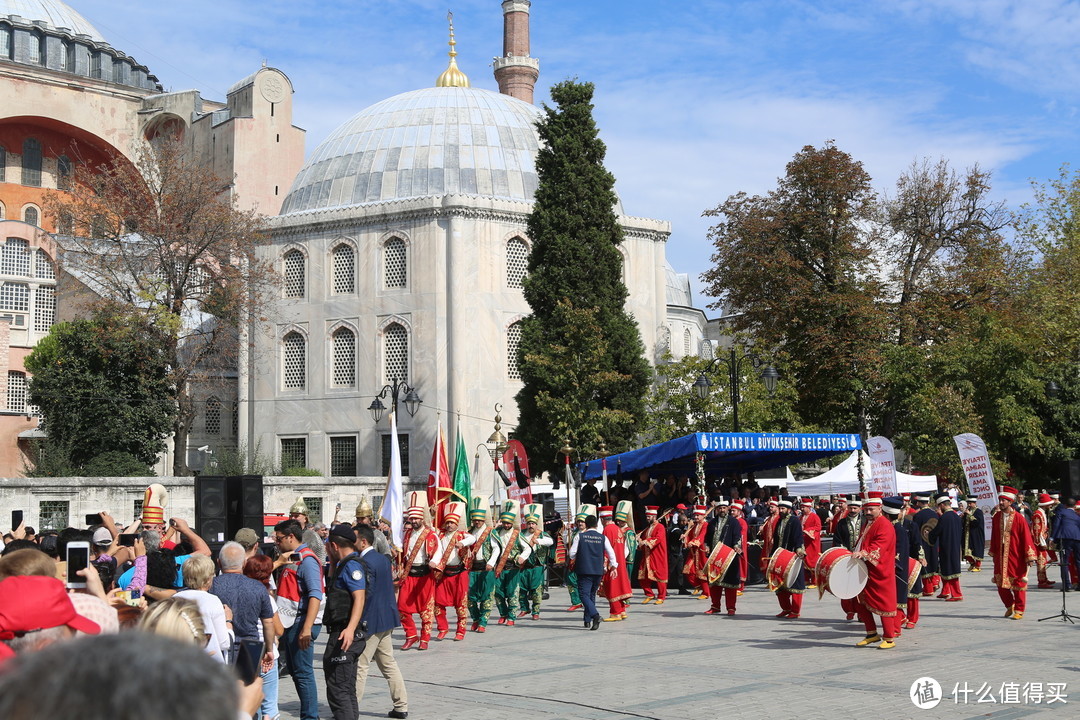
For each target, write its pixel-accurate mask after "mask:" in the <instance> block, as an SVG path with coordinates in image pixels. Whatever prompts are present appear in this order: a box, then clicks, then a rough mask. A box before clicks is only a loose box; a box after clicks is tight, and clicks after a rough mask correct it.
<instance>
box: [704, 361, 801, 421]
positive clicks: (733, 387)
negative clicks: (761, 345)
mask: <svg viewBox="0 0 1080 720" xmlns="http://www.w3.org/2000/svg"><path fill="white" fill-rule="evenodd" d="M744 361H749V363H750V365H751V366H752V367H754V368H755V369H756V368H759V367H761V366H762V365H764V364H765V361H764V360H762V359H761V358H760V357H758V356H757V355H755V354H754V353H751V352H745V351H744V352H743V354H742V355H738V354H737V353H736V352H735V346H734V345H733V346H732V347H731V350H730V352H729V354H728V357H723V356H720V355H717V356H716V357H715V358H713V360H712V362H710V363H709V364H708V365H707V366H706V367H705V370H703V371H702V373H701V375H699V376H698V379H697V380H696V381H695V382H694V385H693V388H694V393H695V394H696V395H697V396H698V398H700V399H701V400H704V399H705V398H706V397H708V395H709V388H710V387H712V382H710V381H709V377H708V376H709V375H710V374H711V373H714V372H716V369H717V366H718V365H723V366H724V367H726V368H727V371H728V385H729V391H730V393H731V414H732V420H733V422H732V425H733V426H734V429H733V432H739V366H740V364H741V363H743V362H744ZM779 378H780V373H778V372H777V371H776V368H774V367H773V366H772V365H767V366H765V368H764V369H763V370H762V371H761V379H762V381H764V383H765V389H766V390H767V391H768V393H769V395H772V394H773V393H775V392H776V381H777V380H778V379H779Z"/></svg>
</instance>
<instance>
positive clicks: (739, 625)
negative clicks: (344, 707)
mask: <svg viewBox="0 0 1080 720" xmlns="http://www.w3.org/2000/svg"><path fill="white" fill-rule="evenodd" d="M989 565H990V563H989V562H987V563H986V564H985V565H984V571H983V572H981V573H977V574H976V573H964V576H963V578H962V579H961V585H962V588H963V590H964V596H965V600H964V601H963V602H958V603H946V602H944V601H942V600H937V599H929V600H923V602H922V606H923V610H922V618H921V620H920V623H919V626H918V627H917V628H916V629H915V630H910V631H905V632H904V635H903V637H901V638H900V640H899V641H898V642H897V645H896V648H895V649H893V650H879V649H877V648H876V647H871V648H856V647H854V645H855V643H856V642H857V641H858V640H860V639H862V637H863V634H864V633H863V630H862V624H861V623H859V622H858V621H851V622H846V621H845V620H844V615H843V613H842V612H841V610H840V605H839V601H838V600H836V598H834V597H832V596H831V595H828V594H826V595H825V597H824V598H822V599H821V600H818V597H817V591H816V590H811V591H808V592H807V594H806V599H805V602H804V604H803V614H802V617H801V618H800V619H798V620H780V619H777V618H775V617H774V615H775V614H776V613H777V612H779V607H778V605H777V603H776V599H775V597H774V596H773V595H772V593H769V592H768V591H767V590H766V589H765V588H764V586H756V587H751V588H748V589H747V592H746V594H745V595H744V596H743V597H741V598H739V612H738V614H737V615H736V616H735V617H728V616H726V615H723V616H706V615H702V612H703V611H704V610H705V609H707V608H708V607H709V603H707V602H706V601H703V600H698V599H694V598H692V597H689V596H672V597H670V598H669V599H668V601H667V603H665V604H664V605H663V606H661V607H655V606H652V605H641V600H642V599H643V596H642V595H641V591H640V590H635V597H634V604H633V605H632V606H631V610H630V617H629V618H628V619H627V620H624V621H621V622H615V623H602V624H601V626H600V629H599V630H597V631H596V632H586V631H585V630H584V629H583V628H582V626H581V615H580V613H576V612H575V613H567V612H565V608H566V607H567V606H568V605H569V602H568V600H567V594H566V591H565V590H564V589H563V588H561V587H553V588H551V599H550V600H549V601H548V602H547V603H546V606H545V609H544V611H543V613H542V615H541V619H540V620H539V621H533V620H530V619H525V620H519V621H518V624H517V625H516V626H515V627H513V628H506V627H500V626H497V625H495V624H494V622H493V623H492V625H491V626H490V627H489V628H488V632H487V633H485V634H483V635H479V634H476V633H468V635H467V637H466V639H465V640H464V641H462V642H453V641H452V640H451V639H450V638H452V637H453V635H452V634H451V635H450V637H449V638H447V639H446V640H444V641H442V642H435V641H433V642H432V643H431V649H430V650H427V651H424V652H421V651H417V650H415V649H412V650H409V651H408V652H404V653H402V652H396V653H395V655H396V657H397V658H398V663H399V665H400V666H401V669H402V672H403V673H404V675H405V680H406V682H407V684H408V689H409V717H410V718H416V719H417V720H442V719H447V720H456V719H458V718H469V719H470V720H487V719H492V720H494V719H496V718H497V719H500V720H502V719H506V718H524V717H528V718H533V719H535V718H542V719H543V720H563V719H566V720H571V719H573V720H614V719H615V718H661V719H663V720H669V719H670V720H676V719H682V718H694V720H706V719H708V718H720V717H724V718H727V717H733V718H752V719H767V718H785V717H792V718H795V717H798V718H807V719H813V718H829V719H830V720H836V719H837V718H844V717H854V716H856V714H857V715H859V716H863V717H866V716H874V715H875V714H876V715H880V716H882V717H888V718H890V720H891V719H892V718H908V717H911V718H938V717H949V718H995V719H997V720H1007V719H1011V718H1023V717H1031V716H1039V717H1046V716H1052V717H1057V718H1066V717H1077V716H1078V715H1080V652H1078V648H1080V626H1077V625H1071V624H1069V623H1066V622H1062V621H1061V620H1052V621H1047V622H1042V623H1039V622H1036V620H1037V618H1040V617H1045V616H1047V615H1052V614H1054V613H1056V612H1058V611H1059V610H1060V608H1061V596H1062V594H1061V593H1060V592H1058V591H1056V590H1032V591H1030V592H1029V593H1028V610H1027V612H1026V614H1025V617H1024V619H1022V620H1019V621H1014V620H1009V619H1005V618H1004V617H1003V614H1004V608H1003V607H1002V606H1001V603H1000V601H999V600H998V597H997V592H996V590H995V588H994V586H993V584H992V583H991V573H990V571H989ZM1056 573H1057V568H1056V567H1053V568H1051V576H1052V577H1053V576H1054V575H1055V574H1056ZM1032 575H1033V576H1034V572H1032ZM1066 597H1067V598H1068V601H1069V603H1070V610H1072V611H1073V612H1074V613H1076V614H1077V615H1080V593H1068V594H1067V595H1066ZM599 607H600V608H601V611H605V610H606V603H604V602H602V601H601V603H600V605H599ZM604 614H605V616H606V612H605V613H604ZM398 632H400V631H398ZM396 644H397V646H400V640H399V641H398V642H397V643H396ZM321 650H322V638H320V642H319V648H318V654H319V656H321ZM316 662H317V666H316V673H317V677H318V679H319V683H320V699H321V700H322V701H323V702H322V707H321V713H320V715H321V717H322V718H323V719H324V720H328V719H329V718H331V714H330V711H329V708H327V707H326V705H325V698H324V697H323V691H322V690H323V688H322V682H323V680H322V669H321V666H319V664H318V659H317V661H316ZM926 676H928V677H931V678H934V679H935V680H937V682H938V683H939V684H940V686H941V688H942V694H943V695H944V699H942V700H941V702H940V704H939V705H937V706H936V707H934V708H932V709H925V710H924V709H920V708H918V707H916V706H915V705H914V703H913V702H912V701H911V700H910V698H909V693H910V691H911V686H912V684H913V683H914V682H915V681H916V680H917V679H918V678H921V677H926ZM964 683H966V684H967V685H966V687H967V688H968V689H970V691H971V694H970V695H968V696H967V702H966V703H965V702H964V695H963V694H961V695H960V697H959V701H956V700H955V699H954V695H953V693H954V689H955V688H956V686H957V685H958V684H959V686H960V687H959V689H960V690H961V691H962V690H964V688H965V685H964ZM1003 683H1004V684H1005V688H1004V692H1005V693H1006V695H1008V694H1010V693H1012V692H1014V691H1015V692H1016V694H1017V697H1015V698H1011V697H1006V698H1005V699H1006V700H1010V701H1011V702H1006V703H1002V702H1001V700H1002V691H1003V688H1002V685H1003ZM1040 683H1041V684H1042V685H1041V687H1042V692H1043V697H1042V698H1041V702H1035V700H1036V699H1039V695H1038V691H1039V687H1040V686H1039V684H1040ZM1051 683H1054V684H1058V685H1060V684H1062V683H1064V684H1065V689H1064V693H1065V700H1066V701H1067V702H1066V703H1062V702H1060V701H1056V702H1053V703H1050V702H1049V700H1051V699H1052V695H1051V693H1050V692H1048V690H1050V689H1051V688H1050V687H1049V686H1050V684H1051ZM984 686H985V687H984ZM980 690H981V691H982V692H981V696H982V699H983V702H981V703H979V702H977V700H978V699H979V697H980V692H979V691H980ZM987 691H989V693H990V694H989V695H987ZM1025 691H1026V694H1027V702H1026V703H1025V702H1024V700H1025V698H1024V693H1025ZM991 697H992V698H993V700H996V701H997V702H996V703H990V702H989V701H990V699H991ZM281 701H282V718H283V719H284V718H298V717H299V704H298V702H297V701H296V693H295V691H294V689H293V686H292V680H291V678H284V679H283V680H282V684H281ZM391 707H392V704H391V702H390V699H389V694H388V692H387V687H386V682H385V681H384V680H383V679H382V677H381V676H380V675H379V674H378V671H377V669H376V668H373V677H371V678H369V681H368V694H367V696H366V697H365V698H364V701H363V703H362V704H361V713H360V716H361V717H362V718H372V717H386V712H387V711H388V710H389V709H390V708H391Z"/></svg>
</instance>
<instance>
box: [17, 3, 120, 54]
mask: <svg viewBox="0 0 1080 720" xmlns="http://www.w3.org/2000/svg"><path fill="white" fill-rule="evenodd" d="M9 15H17V16H19V17H21V18H22V19H23V20H24V21H26V22H30V23H34V22H37V23H44V26H45V27H46V28H48V29H50V30H60V29H62V28H66V29H67V30H69V31H70V32H71V34H72V35H89V36H90V37H91V38H92V39H93V40H94V42H98V43H106V42H107V41H106V40H105V38H104V36H102V34H101V33H99V32H98V30H97V28H95V27H94V26H93V25H91V24H90V22H89V21H88V20H87V19H86V18H84V17H83V16H82V15H80V14H79V13H77V12H76V11H75V10H74V9H73V8H71V7H70V6H69V5H67V4H66V3H62V2H59V0H0V20H3V19H5V18H7V17H8V16H9Z"/></svg>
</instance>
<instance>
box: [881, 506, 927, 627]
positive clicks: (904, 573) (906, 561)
mask: <svg viewBox="0 0 1080 720" xmlns="http://www.w3.org/2000/svg"><path fill="white" fill-rule="evenodd" d="M881 509H882V510H883V511H884V513H885V515H886V516H887V517H888V519H889V522H891V523H892V526H893V531H894V532H895V533H896V613H897V615H896V635H897V636H898V637H899V635H900V630H901V626H902V625H903V623H904V622H905V620H906V619H907V618H906V617H905V615H904V612H905V611H906V610H907V601H908V580H909V579H910V578H911V564H912V559H911V552H910V548H908V529H907V527H905V526H904V523H903V517H904V498H902V497H900V496H896V497H887V498H885V499H884V500H882V501H881ZM915 566H916V567H918V566H919V564H918V563H917V562H916V563H915ZM912 627H914V626H912Z"/></svg>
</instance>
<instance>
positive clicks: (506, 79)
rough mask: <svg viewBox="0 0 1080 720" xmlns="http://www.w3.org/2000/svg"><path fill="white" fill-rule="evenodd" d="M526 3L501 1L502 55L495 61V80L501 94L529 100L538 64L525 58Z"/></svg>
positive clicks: (527, 35) (526, 37)
mask: <svg viewBox="0 0 1080 720" xmlns="http://www.w3.org/2000/svg"><path fill="white" fill-rule="evenodd" d="M531 5H532V3H531V2H530V1H529V0H505V1H504V2H503V4H502V7H503V56H502V57H497V58H495V80H496V81H497V82H498V83H499V92H501V93H502V94H503V95H509V96H511V97H515V98H517V99H518V100H524V101H525V102H527V103H531V102H532V101H533V89H534V88H535V87H536V80H537V78H539V77H540V61H539V60H537V59H536V58H532V57H529V7H530V6H531Z"/></svg>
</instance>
